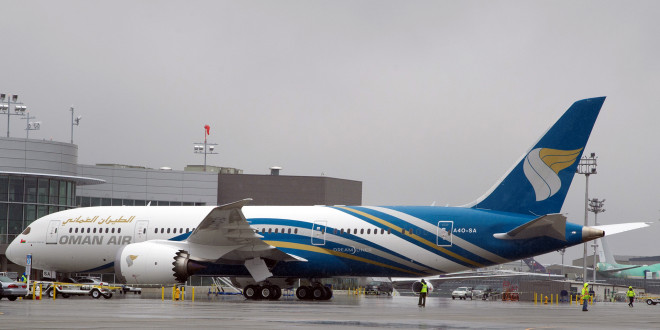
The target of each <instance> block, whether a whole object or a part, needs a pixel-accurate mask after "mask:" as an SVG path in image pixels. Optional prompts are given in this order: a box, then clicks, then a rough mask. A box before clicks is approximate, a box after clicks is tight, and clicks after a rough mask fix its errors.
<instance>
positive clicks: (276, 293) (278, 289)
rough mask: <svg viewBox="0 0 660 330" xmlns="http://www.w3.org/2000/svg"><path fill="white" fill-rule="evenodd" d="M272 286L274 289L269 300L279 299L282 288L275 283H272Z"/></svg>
mask: <svg viewBox="0 0 660 330" xmlns="http://www.w3.org/2000/svg"><path fill="white" fill-rule="evenodd" d="M273 288H274V291H275V295H274V296H273V297H272V298H270V300H278V299H280V297H282V289H280V287H279V286H277V285H273Z"/></svg>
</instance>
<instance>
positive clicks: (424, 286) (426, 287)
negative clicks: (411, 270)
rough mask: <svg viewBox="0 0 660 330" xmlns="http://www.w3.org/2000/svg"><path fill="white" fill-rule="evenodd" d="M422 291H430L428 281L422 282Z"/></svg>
mask: <svg viewBox="0 0 660 330" xmlns="http://www.w3.org/2000/svg"><path fill="white" fill-rule="evenodd" d="M420 292H421V293H426V292H428V286H427V285H426V283H422V291H420Z"/></svg>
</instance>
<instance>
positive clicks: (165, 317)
mask: <svg viewBox="0 0 660 330" xmlns="http://www.w3.org/2000/svg"><path fill="white" fill-rule="evenodd" d="M659 312H660V305H657V306H649V305H646V304H645V303H644V302H639V303H636V304H635V307H634V308H629V307H628V306H627V304H626V303H597V304H596V305H593V306H591V307H590V310H589V311H588V312H582V311H581V308H580V307H578V306H576V305H569V304H561V305H534V304H533V303H528V302H501V301H481V300H474V301H470V300H467V301H463V300H451V299H448V298H438V297H430V298H428V299H427V303H426V307H425V308H421V307H418V306H417V298H416V297H406V296H394V297H387V296H352V295H351V296H349V295H346V294H345V293H344V294H336V296H335V297H334V298H333V299H332V300H330V301H319V302H305V301H300V300H297V299H295V298H293V297H283V298H282V299H281V300H279V301H250V300H245V299H244V298H243V297H242V296H218V297H215V296H212V298H207V299H199V298H198V299H196V300H195V301H194V302H192V301H190V300H187V301H171V300H165V301H162V300H161V299H157V298H155V299H154V298H149V299H148V298H144V297H142V298H141V297H140V296H133V295H128V296H126V297H122V296H117V295H116V296H115V297H113V298H112V299H107V300H106V299H98V300H95V299H92V298H90V297H75V298H69V299H63V298H58V299H57V300H55V301H52V300H43V301H39V300H37V301H33V300H18V301H14V302H11V301H7V300H6V299H3V300H0V329H89V328H95V329H115V328H123V329H126V328H168V329H169V328H180V329H181V328H190V329H193V328H194V329H210V328H222V329H294V328H295V329H310V328H315V329H316V328H322V329H353V328H401V329H410V328H416V329H527V328H532V329H534V328H536V329H585V328H586V329H592V328H593V329H610V328H611V329H614V328H619V329H620V328H628V329H649V328H658V326H659V325H658V321H660V316H659V315H660V313H659Z"/></svg>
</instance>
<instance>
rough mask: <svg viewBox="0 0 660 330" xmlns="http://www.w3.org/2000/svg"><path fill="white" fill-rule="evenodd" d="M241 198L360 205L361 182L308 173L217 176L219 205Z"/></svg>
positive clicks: (279, 202) (278, 202) (263, 202)
mask: <svg viewBox="0 0 660 330" xmlns="http://www.w3.org/2000/svg"><path fill="white" fill-rule="evenodd" d="M244 198H252V199H253V200H254V201H253V202H252V203H250V205H361V204H362V182H360V181H352V180H344V179H335V178H329V177H309V176H284V175H253V174H237V175H231V174H220V175H219V176H218V204H226V203H231V202H235V201H237V200H241V199H244Z"/></svg>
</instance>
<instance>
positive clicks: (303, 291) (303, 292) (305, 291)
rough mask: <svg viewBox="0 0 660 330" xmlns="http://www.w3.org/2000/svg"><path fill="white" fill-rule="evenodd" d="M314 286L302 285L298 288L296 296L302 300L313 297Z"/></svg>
mask: <svg viewBox="0 0 660 330" xmlns="http://www.w3.org/2000/svg"><path fill="white" fill-rule="evenodd" d="M311 289H312V288H310V287H308V286H301V287H299V288H298V290H296V297H298V299H300V300H309V299H312V290H311Z"/></svg>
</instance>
